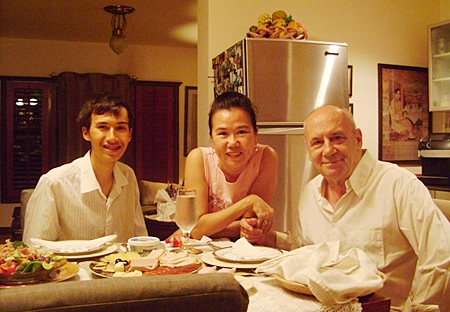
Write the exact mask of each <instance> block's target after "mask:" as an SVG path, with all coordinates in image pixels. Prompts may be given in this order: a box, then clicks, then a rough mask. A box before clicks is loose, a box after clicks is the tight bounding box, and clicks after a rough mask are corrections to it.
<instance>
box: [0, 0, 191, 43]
mask: <svg viewBox="0 0 450 312" xmlns="http://www.w3.org/2000/svg"><path fill="white" fill-rule="evenodd" d="M116 4H121V5H127V6H131V7H134V8H135V11H134V12H133V13H131V14H128V15H126V18H127V28H126V36H127V38H128V44H137V45H154V46H170V47H185V48H196V47H197V0H120V2H119V3H117V2H116V3H114V2H112V1H110V0H14V1H12V0H0V37H6V38H20V39H39V40H61V41H84V42H108V40H109V38H110V37H111V31H112V28H111V17H112V15H111V14H110V13H107V12H105V11H104V10H103V8H104V7H105V6H108V5H116Z"/></svg>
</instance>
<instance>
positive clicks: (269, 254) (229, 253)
mask: <svg viewBox="0 0 450 312" xmlns="http://www.w3.org/2000/svg"><path fill="white" fill-rule="evenodd" d="M254 248H255V250H256V251H257V254H256V255H255V256H254V257H248V256H241V255H239V254H237V253H236V251H235V250H233V248H223V249H219V250H216V251H213V254H214V256H216V257H217V258H218V259H219V260H222V261H228V262H239V263H253V262H258V263H260V262H264V261H266V260H269V259H272V258H275V257H278V256H280V255H282V254H283V253H282V252H281V250H279V249H275V248H270V247H264V246H255V247H254Z"/></svg>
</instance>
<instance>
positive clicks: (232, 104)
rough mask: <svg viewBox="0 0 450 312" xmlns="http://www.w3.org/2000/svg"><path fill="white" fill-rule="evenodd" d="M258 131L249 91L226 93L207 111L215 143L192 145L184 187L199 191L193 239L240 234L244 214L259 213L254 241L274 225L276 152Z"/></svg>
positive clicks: (211, 134) (232, 237)
mask: <svg viewBox="0 0 450 312" xmlns="http://www.w3.org/2000/svg"><path fill="white" fill-rule="evenodd" d="M257 133H258V129H257V127H256V114H255V111H254V108H253V105H252V103H251V101H250V100H249V99H248V98H247V97H246V96H244V95H242V94H240V93H237V92H227V93H223V94H221V95H219V96H218V97H217V98H216V99H215V100H214V102H213V104H212V106H211V110H210V112H209V134H210V139H211V145H212V147H209V148H208V147H200V148H196V149H194V150H192V151H191V152H190V153H189V155H188V157H187V160H186V166H185V168H186V172H185V186H186V187H187V188H193V189H195V190H196V191H197V210H198V216H199V220H198V223H197V226H196V227H195V228H194V229H193V230H192V236H193V237H194V238H198V239H200V238H201V237H202V236H203V235H206V236H210V237H228V238H231V239H237V238H239V236H240V224H239V219H240V218H241V217H242V216H244V215H248V216H253V217H256V218H257V219H255V220H256V221H255V224H254V226H255V228H257V229H256V230H255V231H254V233H255V235H256V237H255V238H254V239H255V240H256V239H258V238H260V237H262V233H263V231H266V230H268V229H269V228H270V227H271V226H272V222H273V209H272V208H271V207H270V206H269V203H270V202H271V200H272V198H273V195H274V192H275V188H276V181H277V170H278V156H277V154H276V152H275V150H273V149H272V148H271V147H270V146H267V145H262V144H259V143H258V141H257ZM264 220H266V221H267V222H263V221H264ZM176 235H178V233H177V234H176Z"/></svg>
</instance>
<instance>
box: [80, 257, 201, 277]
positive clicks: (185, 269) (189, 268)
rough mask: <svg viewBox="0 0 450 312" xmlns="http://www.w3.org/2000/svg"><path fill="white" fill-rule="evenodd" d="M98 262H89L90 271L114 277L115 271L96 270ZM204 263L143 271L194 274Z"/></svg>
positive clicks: (161, 273) (148, 273)
mask: <svg viewBox="0 0 450 312" xmlns="http://www.w3.org/2000/svg"><path fill="white" fill-rule="evenodd" d="M95 265H96V263H95V262H94V261H93V262H91V263H90V264H89V266H88V268H89V271H90V272H91V273H92V274H94V275H97V276H99V277H106V278H112V277H113V275H114V272H103V271H100V270H95V269H94V267H95ZM202 265H203V264H202V263H200V262H199V263H193V264H189V265H184V266H179V267H168V266H159V267H158V268H156V269H154V270H152V271H149V272H143V273H142V275H143V276H152V275H169V274H192V273H195V272H198V271H199V270H200V269H201V267H202Z"/></svg>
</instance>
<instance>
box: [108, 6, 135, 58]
mask: <svg viewBox="0 0 450 312" xmlns="http://www.w3.org/2000/svg"><path fill="white" fill-rule="evenodd" d="M103 9H104V10H105V11H106V12H108V13H111V14H112V15H113V16H112V18H111V27H112V36H111V38H110V39H109V47H110V48H111V50H113V51H114V52H115V53H116V54H120V53H122V52H123V51H124V50H125V49H126V47H127V45H128V42H127V37H125V28H126V27H127V20H126V18H125V15H127V14H130V13H133V12H134V8H132V7H129V6H126V5H109V6H106V7H104V8H103Z"/></svg>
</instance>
